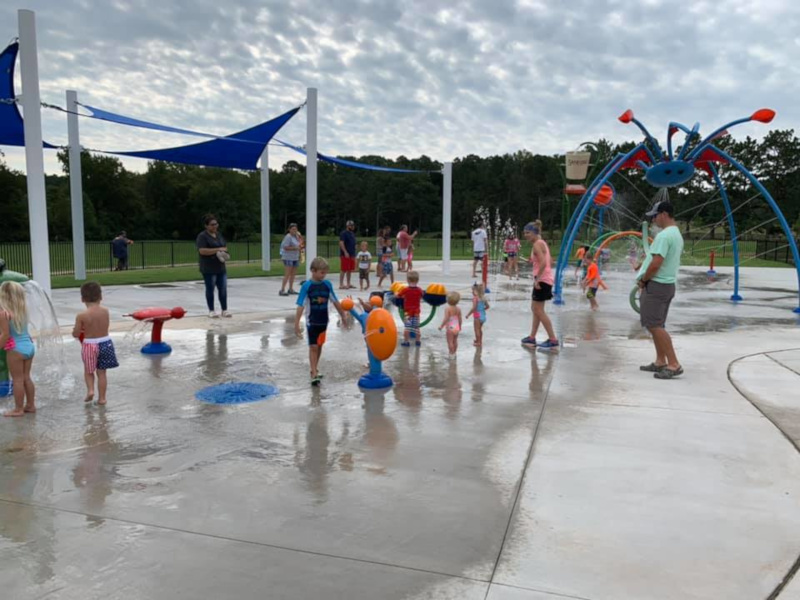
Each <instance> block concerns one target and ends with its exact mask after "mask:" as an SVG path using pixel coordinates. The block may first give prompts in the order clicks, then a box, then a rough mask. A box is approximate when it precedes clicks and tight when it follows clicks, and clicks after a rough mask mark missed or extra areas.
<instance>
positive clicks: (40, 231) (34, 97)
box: [17, 10, 50, 294]
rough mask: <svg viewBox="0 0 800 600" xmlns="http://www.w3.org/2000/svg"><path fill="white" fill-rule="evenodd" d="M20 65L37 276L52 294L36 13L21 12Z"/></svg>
mask: <svg viewBox="0 0 800 600" xmlns="http://www.w3.org/2000/svg"><path fill="white" fill-rule="evenodd" d="M17 16H18V20H19V64H20V72H21V75H22V112H23V115H24V117H25V125H24V127H25V172H26V175H27V177H26V178H27V181H28V215H29V219H30V231H31V262H32V263H33V279H34V280H35V281H36V282H37V283H38V284H39V285H40V286H42V289H44V290H45V291H46V292H47V293H48V294H49V293H50V243H49V238H48V235H47V199H46V197H45V191H44V190H45V188H44V155H43V153H42V108H41V104H40V101H39V59H38V57H37V54H36V52H37V51H36V15H35V14H34V12H33V11H32V10H19V11H17Z"/></svg>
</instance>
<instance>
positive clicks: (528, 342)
mask: <svg viewBox="0 0 800 600" xmlns="http://www.w3.org/2000/svg"><path fill="white" fill-rule="evenodd" d="M522 345H523V346H533V347H534V348H535V347H536V338H532V337H524V338H522Z"/></svg>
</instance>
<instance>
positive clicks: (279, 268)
mask: <svg viewBox="0 0 800 600" xmlns="http://www.w3.org/2000/svg"><path fill="white" fill-rule="evenodd" d="M331 267H332V268H331V270H332V271H333V270H334V269H333V267H335V268H336V271H335V272H338V268H339V267H338V265H331ZM304 269H305V267H303V266H302V265H301V268H299V269H298V275H300V276H301V277H300V279H302V278H303V277H302V274H303V273H304ZM281 275H283V265H282V264H281V263H280V261H277V260H274V261H272V269H270V271H269V272H264V271H262V270H261V263H258V264H255V263H250V264H245V265H228V277H229V278H230V279H237V278H240V277H269V276H281ZM202 278H203V277H202V275H200V271H198V269H197V267H196V266H191V267H165V268H162V269H136V270H130V271H113V272H104V273H89V274H88V275H87V280H89V281H96V282H98V283H99V284H100V285H141V284H143V283H164V282H167V281H199V280H201V279H202ZM82 283H83V282H82V281H76V280H75V277H74V276H72V275H60V276H58V277H53V279H52V285H53V288H74V287H80V285H81V284H82Z"/></svg>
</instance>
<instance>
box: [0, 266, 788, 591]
mask: <svg viewBox="0 0 800 600" xmlns="http://www.w3.org/2000/svg"><path fill="white" fill-rule="evenodd" d="M420 270H421V271H422V282H423V284H427V283H430V282H433V281H442V282H444V283H446V284H447V285H448V287H449V288H457V289H458V288H460V289H462V290H463V291H465V292H468V286H469V284H470V282H471V280H470V278H469V276H468V275H469V273H468V271H467V269H466V264H459V263H456V267H455V269H454V271H455V274H454V275H452V276H450V277H446V278H443V277H441V276H439V275H436V272H437V267H436V265H434V264H429V265H421V268H420ZM776 271H777V270H773V271H770V270H760V269H753V270H748V271H747V274H748V275H747V279H746V282H747V284H748V286H752V287H749V288H748V289H746V290H744V295H745V297H746V302H745V303H744V304H741V305H737V306H734V305H731V304H730V303H729V302H726V301H725V300H724V299H725V298H726V297H727V296H728V295H729V294H730V292H729V291H726V290H727V287H726V285H727V284H726V281H725V280H726V275H724V274H723V275H721V278H720V279H719V280H717V281H716V282H713V283H709V282H708V281H707V280H706V279H705V277H704V276H702V274H701V272H700V271H692V270H686V271H685V272H684V276H683V278H682V282H681V288H680V296H679V297H678V298H677V299H676V303H675V306H674V307H673V310H672V319H671V321H672V322H671V324H670V327H671V328H672V329H673V330H674V331H675V332H676V336H675V341H676V347H677V349H678V352H679V354H680V356H681V358H682V361H683V363H684V364H685V365H686V369H687V373H686V376H685V377H684V378H683V379H682V380H677V381H672V382H660V381H656V380H654V379H652V377H648V376H647V374H643V373H640V372H639V371H638V369H637V365H638V364H640V363H643V362H649V360H650V359H651V353H652V350H651V347H652V346H651V343H650V341H649V339H648V338H647V336H646V334H643V333H642V331H641V330H640V328H639V327H638V325H637V322H636V316H635V315H634V313H633V312H632V311H631V309H630V308H629V307H628V302H627V291H628V290H629V287H630V284H629V279H630V277H629V275H628V274H623V273H611V274H609V276H608V282H609V285H610V286H611V289H610V290H609V292H607V293H603V294H601V295H600V298H599V300H600V303H601V311H600V312H598V313H594V314H592V313H591V312H589V311H588V306H587V304H586V301H585V300H579V299H578V294H577V290H576V289H575V288H574V287H570V288H569V289H568V291H567V304H566V305H565V306H564V307H561V308H559V309H557V310H553V314H554V316H555V317H556V321H557V324H558V329H559V332H560V333H561V335H562V337H563V338H564V340H565V344H566V345H565V347H564V348H563V349H562V350H561V352H560V354H558V355H548V354H544V353H536V352H530V351H529V350H527V349H524V348H522V347H520V345H519V338H521V337H523V336H524V335H525V334H526V333H527V330H528V328H529V324H530V321H529V311H528V293H529V283H527V282H524V281H523V282H521V283H519V284H517V283H515V282H511V283H509V282H505V281H502V280H501V281H498V282H493V286H494V288H495V289H494V293H493V294H492V295H491V296H490V299H493V300H495V301H494V303H493V305H492V308H491V310H490V311H489V322H488V326H487V328H486V333H485V347H484V349H483V350H482V351H476V350H475V349H474V348H473V347H472V344H471V342H472V333H471V327H470V326H468V327H467V328H466V329H465V331H464V332H463V334H462V336H461V348H460V351H459V356H458V359H457V360H456V361H452V362H451V361H449V360H448V358H447V350H446V345H445V342H444V339H443V336H442V335H441V334H440V333H439V332H436V331H435V330H434V329H431V328H430V327H428V328H426V329H424V330H423V335H424V339H423V347H422V348H421V349H420V350H416V349H411V350H407V349H403V348H398V351H397V352H396V354H395V356H394V357H392V359H390V360H389V361H387V362H386V364H385V369H386V371H387V372H388V373H389V374H390V375H391V376H392V377H394V379H395V381H396V385H395V387H394V388H393V389H391V390H390V391H388V392H386V393H385V394H380V393H369V394H364V393H362V392H360V391H359V390H358V388H357V386H356V380H357V378H358V376H359V375H360V374H361V373H362V371H363V370H364V363H365V362H366V353H365V350H364V345H363V340H362V338H361V335H360V333H359V332H358V331H356V330H355V329H347V328H346V327H344V328H342V327H337V326H336V324H335V321H336V320H335V318H334V324H333V325H332V327H331V328H330V329H329V335H328V342H327V344H326V346H325V351H324V354H323V360H322V371H323V373H324V374H325V379H324V382H323V385H322V387H321V388H319V389H311V388H310V387H309V386H308V385H307V381H308V375H307V362H306V361H307V358H306V355H307V352H306V346H305V342H304V341H302V340H297V339H296V338H295V337H294V334H293V332H292V323H291V322H290V321H287V316H290V315H291V314H292V313H293V308H292V305H291V304H290V303H289V301H288V300H287V299H285V298H280V297H278V296H277V289H278V287H277V286H278V285H279V282H276V280H233V281H231V282H230V291H229V295H230V296H231V309H232V310H235V311H236V312H237V315H236V317H235V318H234V319H232V320H225V321H222V320H216V321H210V320H208V319H206V318H203V317H199V318H191V317H190V318H187V319H185V320H184V321H182V322H177V323H174V324H172V323H170V324H168V326H167V329H166V330H165V339H167V340H168V341H169V342H170V343H171V344H172V345H173V348H174V352H173V353H172V354H171V355H170V356H168V357H163V358H156V359H152V358H149V357H145V356H143V355H141V354H140V353H139V351H138V348H139V347H140V346H141V344H142V343H143V340H141V339H134V338H133V336H132V334H131V333H127V334H126V333H124V332H122V331H120V332H119V333H116V334H114V337H115V341H116V343H117V347H118V352H119V354H120V362H121V363H122V365H123V366H122V368H120V369H118V370H116V371H112V372H111V373H110V376H109V378H110V382H111V384H110V395H109V405H108V407H107V408H105V409H101V408H99V407H96V406H91V405H89V406H84V405H83V403H82V401H81V398H82V394H83V383H82V376H81V365H80V362H79V357H78V346H77V344H76V343H74V342H67V343H65V345H64V350H63V355H64V358H63V362H60V361H59V357H58V356H56V355H57V352H56V351H55V350H54V351H53V356H50V357H41V358H42V359H43V362H45V361H46V362H47V363H49V364H47V365H46V366H47V367H48V368H41V369H39V375H38V376H39V397H40V402H39V404H40V410H39V413H38V414H37V415H36V416H35V417H29V418H25V419H21V420H13V421H12V420H3V422H0V589H3V590H4V592H5V591H7V593H8V594H9V596H8V597H9V598H21V599H22V598H41V597H45V596H47V595H48V594H49V595H50V597H57V598H126V599H127V598H175V597H186V598H221V597H230V598H311V597H319V598H490V599H492V600H504V599H520V600H543V599H545V598H546V599H548V600H553V599H557V598H559V597H562V598H588V599H591V600H599V599H618V598H631V599H634V598H635V599H642V598H665V599H667V598H723V597H724V598H762V597H767V595H769V593H770V592H771V591H772V590H773V589H774V588H775V587H776V586H777V585H778V584H779V583H780V581H781V580H782V579H783V578H784V576H785V575H786V573H787V572H789V570H790V569H791V567H792V565H793V563H794V561H795V560H796V559H797V557H798V555H800V542H798V540H800V455H798V453H797V451H796V449H795V448H794V447H793V446H792V445H791V443H790V442H789V440H788V439H787V438H786V437H784V435H783V434H782V433H781V432H780V431H779V430H778V429H777V428H776V426H775V425H774V424H773V422H771V421H770V420H768V419H767V418H765V417H764V415H763V414H762V413H761V412H759V410H758V409H757V408H756V407H755V406H754V405H753V404H751V402H750V401H748V400H747V399H746V398H745V397H743V396H742V395H741V394H740V393H739V392H737V391H736V389H734V387H733V386H732V385H731V383H730V382H729V381H728V378H727V370H728V365H729V364H730V363H731V362H732V361H734V360H735V359H737V358H740V357H742V356H744V355H746V354H754V353H758V352H769V354H768V356H769V357H778V356H781V355H780V354H778V353H777V352H776V351H777V350H784V349H789V348H800V326H798V320H797V318H796V316H795V315H793V314H792V313H791V308H792V307H793V306H794V305H796V298H792V297H791V296H790V294H787V293H786V292H785V291H783V290H785V289H791V288H792V285H793V282H792V279H791V277H790V276H789V274H790V272H789V271H782V272H777V273H776ZM698 273H700V274H699V275H698ZM176 285H178V286H179V287H177V288H159V289H157V290H156V291H154V290H152V289H141V288H109V289H107V290H106V303H107V304H108V305H109V306H110V307H111V309H112V313H113V314H114V315H115V316H119V315H121V314H123V313H125V312H129V311H130V310H132V309H135V308H141V307H143V306H152V305H159V304H163V305H166V306H173V305H177V304H181V305H184V306H186V307H187V308H188V309H189V311H190V315H192V314H202V313H203V312H205V311H204V303H203V294H202V289H201V288H200V287H199V286H197V285H195V284H191V283H190V284H176ZM759 285H760V286H762V287H759ZM75 294H76V292H75V291H74V290H58V291H56V292H55V294H54V302H55V304H56V306H57V308H58V312H59V317H60V319H61V320H62V322H63V323H64V324H66V323H67V322H70V321H71V319H72V318H73V315H74V312H75V311H76V310H78V309H79V308H80V305H79V304H78V303H77V302H75V298H74V296H75ZM787 296H789V297H788V298H787ZM464 308H465V309H466V305H465V307H464ZM128 326H129V323H128V322H127V321H126V322H123V321H120V322H119V323H116V324H115V327H116V328H118V329H120V330H122V329H125V328H127V327H128ZM795 356H796V355H795V354H792V353H785V354H784V355H783V358H784V359H786V360H788V361H789V364H790V365H795V363H794V362H791V361H793V360H794V358H795ZM37 360H38V359H37ZM765 360H769V361H772V359H771V358H765ZM772 362H774V361H772ZM744 363H745V361H739V362H738V363H734V366H732V367H731V370H732V373H735V372H736V369H737V368H738V367H736V365H742V366H743V365H744ZM44 366H45V365H42V367H44ZM780 368H783V367H780ZM758 372H759V370H758V369H756V373H758ZM742 373H744V371H742ZM740 379H741V382H740V383H739V384H738V385H737V387H740V389H741V388H742V387H743V386H744V385H745V383H742V382H747V384H748V385H751V386H756V383H757V386H758V387H759V389H760V390H761V391H760V393H761V395H762V396H763V397H764V398H765V400H764V401H763V402H764V403H765V404H767V403H773V404H774V405H775V406H774V411H775V412H774V415H775V416H774V419H773V420H774V421H775V423H776V424H777V425H778V426H781V427H782V428H784V429H785V430H789V431H791V424H792V423H796V417H795V415H796V413H794V412H793V411H794V410H796V408H795V406H796V405H797V404H798V403H800V402H799V401H798V396H797V395H796V394H794V405H793V404H792V401H791V398H792V393H791V388H785V387H784V385H785V383H784V380H778V379H773V378H771V377H768V378H761V379H759V380H758V381H757V382H756V383H753V380H752V378H750V379H748V378H747V374H743V375H741V377H740ZM224 381H268V382H271V383H275V384H276V385H277V386H278V387H279V388H280V390H281V393H280V394H279V395H278V396H276V397H274V398H271V399H267V400H265V401H262V402H258V403H254V404H247V405H240V406H211V405H207V404H202V403H200V402H198V401H197V400H195V399H194V397H193V396H194V392H195V391H197V390H199V389H201V388H203V387H205V386H207V385H211V384H213V383H218V382H224ZM796 389H797V388H796V387H795V388H794V390H796ZM759 408H761V407H759ZM761 410H764V409H763V408H761ZM765 414H767V415H768V416H769V413H768V412H766V411H765ZM786 423H788V425H787V424H786ZM790 591H791V588H788V589H787V591H786V592H785V593H789V592H790ZM783 597H784V596H781V598H783Z"/></svg>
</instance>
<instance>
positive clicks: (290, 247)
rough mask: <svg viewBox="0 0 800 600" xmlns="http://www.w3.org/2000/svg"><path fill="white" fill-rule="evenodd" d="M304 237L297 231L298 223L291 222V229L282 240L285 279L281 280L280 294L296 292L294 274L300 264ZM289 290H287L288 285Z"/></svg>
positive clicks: (285, 294) (286, 294)
mask: <svg viewBox="0 0 800 600" xmlns="http://www.w3.org/2000/svg"><path fill="white" fill-rule="evenodd" d="M302 240H303V238H302V237H301V236H300V233H299V232H298V231H297V223H291V224H290V225H289V230H288V231H287V233H286V235H285V236H284V237H283V241H282V242H281V260H283V281H282V282H281V291H280V292H278V295H279V296H288V295H289V294H296V293H297V292H296V291H295V290H294V276H295V274H296V273H297V267H298V266H299V265H300V248H301V246H302ZM287 284H288V286H289V290H288V291H287V290H286V286H287Z"/></svg>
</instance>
